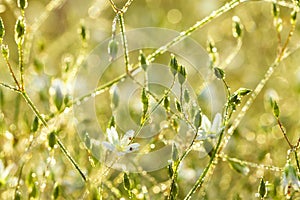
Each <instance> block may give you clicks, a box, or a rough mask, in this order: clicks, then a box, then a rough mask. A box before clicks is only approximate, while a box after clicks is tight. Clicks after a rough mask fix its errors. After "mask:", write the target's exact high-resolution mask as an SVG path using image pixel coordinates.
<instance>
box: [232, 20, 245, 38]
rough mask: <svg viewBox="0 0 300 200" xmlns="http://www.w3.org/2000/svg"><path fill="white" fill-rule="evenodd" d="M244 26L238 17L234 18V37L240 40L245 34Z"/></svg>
mask: <svg viewBox="0 0 300 200" xmlns="http://www.w3.org/2000/svg"><path fill="white" fill-rule="evenodd" d="M243 28H244V27H243V25H242V24H241V20H240V18H239V17H238V16H234V17H233V18H232V35H233V37H235V38H239V37H241V36H242V33H243Z"/></svg>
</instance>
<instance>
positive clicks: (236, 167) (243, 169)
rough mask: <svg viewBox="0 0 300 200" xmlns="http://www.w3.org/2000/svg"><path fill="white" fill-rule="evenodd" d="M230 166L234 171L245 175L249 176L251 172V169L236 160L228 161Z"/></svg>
mask: <svg viewBox="0 0 300 200" xmlns="http://www.w3.org/2000/svg"><path fill="white" fill-rule="evenodd" d="M228 162H229V165H230V167H231V168H232V169H234V170H235V171H237V172H238V173H241V174H243V175H245V176H246V175H247V174H248V173H249V171H250V169H249V167H247V166H246V165H245V164H243V163H241V162H240V161H237V160H235V159H230V160H228Z"/></svg>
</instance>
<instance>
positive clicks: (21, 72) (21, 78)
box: [18, 44, 25, 91]
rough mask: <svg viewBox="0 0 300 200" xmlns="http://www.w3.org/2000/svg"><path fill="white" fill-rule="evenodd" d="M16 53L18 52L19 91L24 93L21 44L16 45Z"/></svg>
mask: <svg viewBox="0 0 300 200" xmlns="http://www.w3.org/2000/svg"><path fill="white" fill-rule="evenodd" d="M18 52H19V68H20V80H21V85H20V90H21V91H24V88H25V87H24V53H23V46H22V44H19V45H18Z"/></svg>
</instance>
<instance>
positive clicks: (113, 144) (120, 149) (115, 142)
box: [102, 127, 140, 156]
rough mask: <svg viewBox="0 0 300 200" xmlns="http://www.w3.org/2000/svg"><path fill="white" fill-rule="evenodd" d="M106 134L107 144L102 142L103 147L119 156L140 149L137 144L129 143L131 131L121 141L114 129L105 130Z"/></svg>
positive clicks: (131, 137)
mask: <svg viewBox="0 0 300 200" xmlns="http://www.w3.org/2000/svg"><path fill="white" fill-rule="evenodd" d="M106 133H107V139H108V142H107V141H104V142H102V144H103V146H104V147H105V148H107V149H108V150H110V151H112V152H116V153H117V154H118V155H119V156H122V155H125V154H126V153H131V152H134V151H137V150H138V149H139V147H140V144H138V143H131V140H132V139H133V136H134V131H133V130H129V131H127V132H126V133H125V135H124V136H123V137H122V139H121V140H120V139H119V135H118V132H117V130H116V128H115V127H111V128H107V129H106Z"/></svg>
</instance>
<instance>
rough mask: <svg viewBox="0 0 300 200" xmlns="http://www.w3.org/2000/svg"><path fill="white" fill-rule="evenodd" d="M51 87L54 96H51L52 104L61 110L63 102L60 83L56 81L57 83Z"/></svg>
mask: <svg viewBox="0 0 300 200" xmlns="http://www.w3.org/2000/svg"><path fill="white" fill-rule="evenodd" d="M53 89H54V96H53V101H54V105H55V107H56V109H57V110H58V111H59V110H61V108H62V105H63V103H64V94H63V92H62V88H61V84H60V83H59V82H57V84H55V85H54V86H53Z"/></svg>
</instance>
